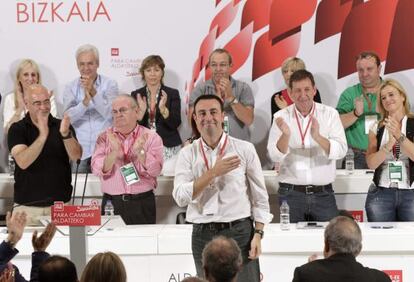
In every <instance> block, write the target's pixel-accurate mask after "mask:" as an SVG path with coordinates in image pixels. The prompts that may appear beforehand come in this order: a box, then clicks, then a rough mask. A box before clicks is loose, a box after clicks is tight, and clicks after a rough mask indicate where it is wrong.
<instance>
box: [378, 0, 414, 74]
mask: <svg viewBox="0 0 414 282" xmlns="http://www.w3.org/2000/svg"><path fill="white" fill-rule="evenodd" d="M413 15H414V1H413V0H400V1H398V5H397V9H396V12H395V17H394V22H393V27H392V32H391V38H390V42H389V47H388V53H387V64H386V65H385V73H391V72H397V71H402V70H408V69H412V68H414V52H413V50H414V37H413V34H414V22H413V20H412V17H413Z"/></svg>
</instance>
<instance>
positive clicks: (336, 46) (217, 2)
mask: <svg viewBox="0 0 414 282" xmlns="http://www.w3.org/2000/svg"><path fill="white" fill-rule="evenodd" d="M0 7H1V9H0V39H1V41H0V42H1V50H2V51H1V52H0V62H1V63H0V92H1V93H2V95H3V96H4V95H5V94H7V93H9V92H10V91H11V90H12V88H13V84H12V76H13V73H14V72H15V66H16V64H17V62H18V61H19V60H20V59H22V58H26V57H29V58H32V59H34V60H36V61H37V62H38V63H39V64H40V65H41V71H42V76H43V78H44V84H45V85H46V86H47V87H49V88H50V89H53V90H54V93H55V94H56V95H57V97H58V101H61V95H62V89H63V86H64V85H65V83H67V82H68V81H70V80H72V79H74V78H75V77H76V76H78V72H77V69H76V64H75V58H74V53H75V50H76V48H77V47H78V46H80V45H81V44H84V43H91V44H94V45H96V46H97V47H98V48H99V50H100V59H101V62H100V69H99V72H100V73H102V74H105V75H108V76H110V77H113V78H114V79H116V80H117V81H118V83H119V86H120V89H121V90H122V91H123V92H127V93H129V92H130V91H131V90H134V89H135V88H137V87H139V86H140V85H141V80H140V77H139V76H138V75H137V74H138V73H137V68H138V67H139V65H140V63H141V61H142V59H143V58H145V57H146V56H147V55H149V54H159V55H161V56H162V57H163V58H164V60H165V62H166V66H167V67H166V77H165V81H166V84H168V85H169V86H172V87H175V88H178V89H179V90H180V93H181V98H182V102H183V113H182V115H183V118H184V117H185V115H186V112H185V110H184V109H185V106H186V103H187V102H188V94H189V93H190V91H191V89H192V88H193V87H194V84H195V83H196V82H198V81H200V80H204V79H206V78H209V75H210V74H209V72H208V71H207V72H206V71H205V68H206V63H207V59H208V54H209V53H210V52H211V51H212V50H213V49H214V48H217V47H224V48H227V49H228V50H230V51H231V53H232V54H233V57H234V66H233V75H234V77H235V78H237V79H241V80H244V81H247V82H249V84H250V85H251V87H252V88H253V92H254V95H255V99H256V110H255V122H254V124H253V126H251V131H252V140H251V141H252V142H253V143H255V144H256V148H257V149H258V152H259V155H260V156H261V159H262V161H263V165H265V163H266V161H265V158H266V157H265V146H264V145H265V144H266V142H267V136H266V134H267V132H268V129H269V126H270V103H269V101H270V97H271V95H272V94H273V93H274V92H276V91H278V90H280V89H282V88H284V82H283V79H282V76H281V73H280V65H281V63H282V62H283V60H284V59H285V58H286V57H288V56H299V57H301V58H302V59H304V61H305V62H306V65H307V68H308V69H309V70H310V71H312V72H313V73H314V74H315V77H316V82H317V87H318V89H319V90H320V93H321V96H322V100H323V102H324V103H326V104H328V105H332V106H335V105H336V103H337V100H338V96H339V95H340V93H341V92H342V91H343V90H344V89H345V88H346V87H347V86H349V85H351V84H354V83H356V82H357V76H356V74H355V62H354V61H355V60H354V58H355V56H356V54H358V53H359V52H360V51H361V50H374V51H376V52H377V53H378V54H379V55H380V57H381V60H382V61H383V73H384V76H385V77H394V78H397V79H398V80H399V81H401V82H402V84H403V85H404V87H405V88H406V89H407V91H408V92H409V94H410V98H411V99H413V97H412V94H411V92H412V90H413V89H414V83H413V82H414V79H413V71H412V70H411V68H412V66H413V65H414V53H413V52H412V50H414V38H413V36H412V34H413V32H414V22H413V21H412V19H411V17H410V16H411V15H412V14H413V13H414V3H413V1H411V0H370V1H363V0H348V1H346V0H345V1H344V0H321V1H317V0H302V1H301V0H239V1H237V0H198V1H193V0H179V1H171V0H151V1H134V0H124V1H111V0H4V1H1V3H0ZM183 120H185V119H183ZM263 125H265V126H263ZM180 130H181V134H182V137H183V138H187V137H188V135H189V129H188V126H187V124H186V123H183V125H182V127H181V129H180Z"/></svg>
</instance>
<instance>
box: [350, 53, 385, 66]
mask: <svg viewBox="0 0 414 282" xmlns="http://www.w3.org/2000/svg"><path fill="white" fill-rule="evenodd" d="M369 58H374V59H375V63H376V64H377V67H379V66H380V65H381V60H380V58H379V56H378V54H377V53H375V52H373V51H364V52H361V53H360V54H359V55H358V56H357V57H356V61H359V60H362V59H369Z"/></svg>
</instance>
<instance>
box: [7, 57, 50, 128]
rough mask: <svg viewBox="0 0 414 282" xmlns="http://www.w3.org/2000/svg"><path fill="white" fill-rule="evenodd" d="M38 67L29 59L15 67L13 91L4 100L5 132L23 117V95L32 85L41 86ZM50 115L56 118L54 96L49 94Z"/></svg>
mask: <svg viewBox="0 0 414 282" xmlns="http://www.w3.org/2000/svg"><path fill="white" fill-rule="evenodd" d="M41 83H42V80H41V75H40V70H39V66H38V65H37V63H36V62H35V61H33V60H31V59H23V60H21V61H20V63H19V65H18V66H17V70H16V75H15V78H14V91H13V93H10V94H9V95H7V96H6V97H5V99H4V110H3V127H4V130H5V132H7V131H8V130H9V128H10V126H11V125H12V124H13V123H15V122H17V121H19V120H21V119H22V118H23V117H24V115H25V105H24V93H25V92H26V90H27V87H29V86H30V85H32V84H41ZM50 103H51V110H50V112H51V114H52V115H53V116H56V103H55V99H54V95H52V94H51V97H50Z"/></svg>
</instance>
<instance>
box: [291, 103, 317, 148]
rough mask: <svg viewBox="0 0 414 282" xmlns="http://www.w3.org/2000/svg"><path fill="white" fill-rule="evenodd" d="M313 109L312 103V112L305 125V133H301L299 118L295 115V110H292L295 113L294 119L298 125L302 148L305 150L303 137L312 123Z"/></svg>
mask: <svg viewBox="0 0 414 282" xmlns="http://www.w3.org/2000/svg"><path fill="white" fill-rule="evenodd" d="M315 108H316V105H315V103H313V110H312V112H311V114H310V116H309V121H308V124H307V125H306V128H305V132H303V131H302V126H301V125H300V123H299V117H298V114H297V113H296V109H294V110H293V111H294V112H295V118H296V123H297V125H298V129H299V133H300V138H301V139H302V148H305V136H306V133H308V129H309V126H310V124H311V122H312V117H313V113H314V112H315Z"/></svg>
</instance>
